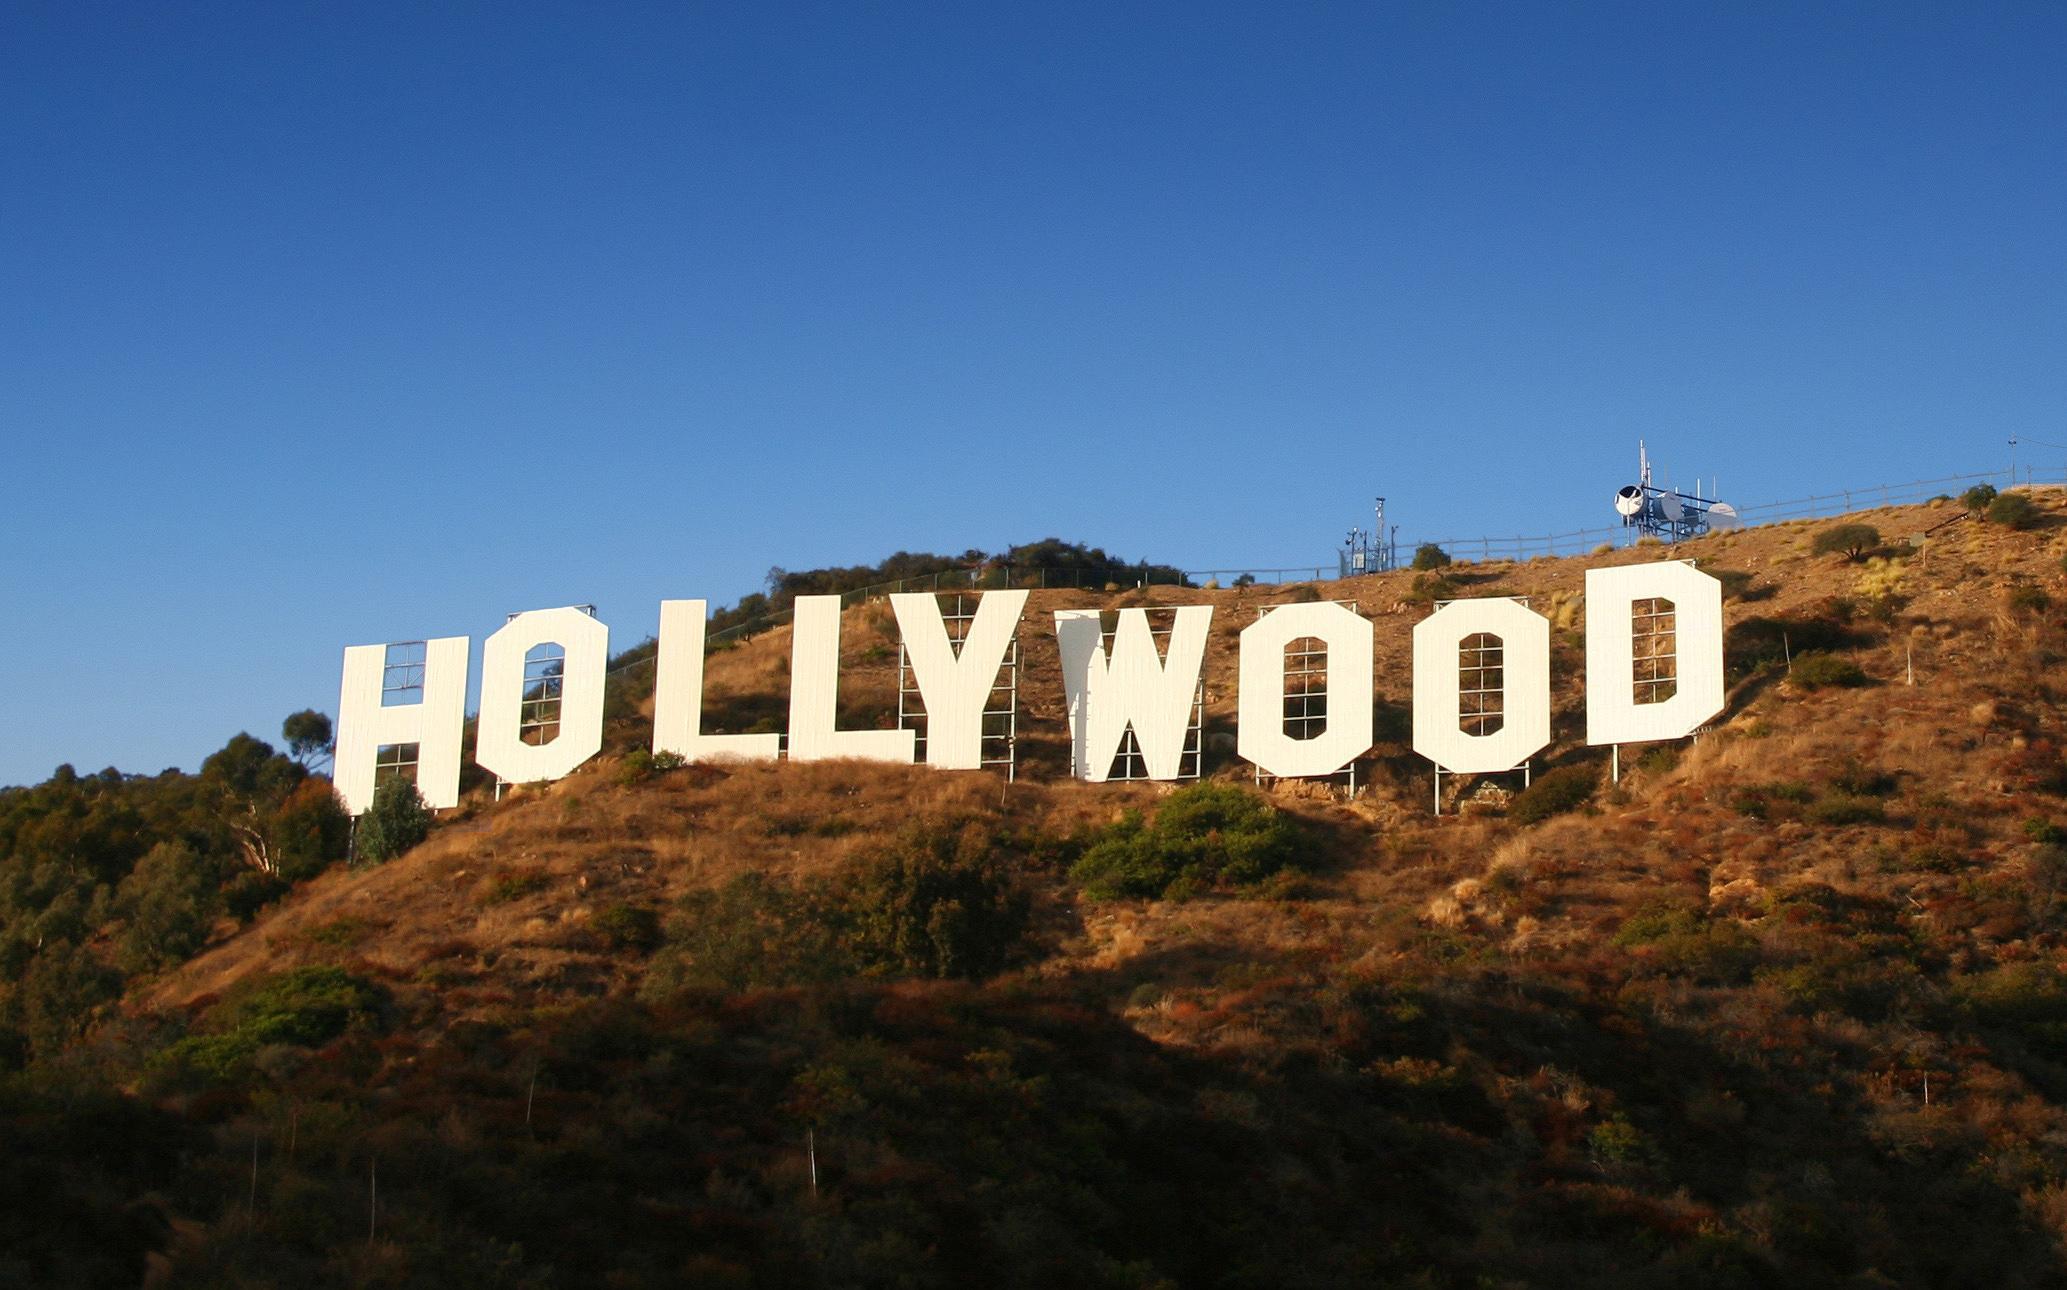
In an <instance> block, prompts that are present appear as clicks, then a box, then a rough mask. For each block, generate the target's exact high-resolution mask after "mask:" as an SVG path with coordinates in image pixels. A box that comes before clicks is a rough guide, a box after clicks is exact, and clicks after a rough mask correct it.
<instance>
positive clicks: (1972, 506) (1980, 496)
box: [1959, 484, 1996, 514]
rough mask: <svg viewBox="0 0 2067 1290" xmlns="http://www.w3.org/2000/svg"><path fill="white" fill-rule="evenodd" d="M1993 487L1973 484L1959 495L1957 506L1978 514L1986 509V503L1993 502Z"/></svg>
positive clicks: (1991, 485)
mask: <svg viewBox="0 0 2067 1290" xmlns="http://www.w3.org/2000/svg"><path fill="white" fill-rule="evenodd" d="M1995 496H1996V494H1995V485H1993V484H1975V485H1974V486H1973V487H1972V488H1969V489H1968V490H1966V491H1965V492H1964V493H1961V494H1960V495H1959V504H1960V505H1961V506H1964V507H1966V508H1967V509H1968V510H1970V511H1973V512H1974V513H1975V514H1979V513H1980V512H1982V511H1985V510H1987V509H1988V503H1990V502H1992V501H1994V500H1995Z"/></svg>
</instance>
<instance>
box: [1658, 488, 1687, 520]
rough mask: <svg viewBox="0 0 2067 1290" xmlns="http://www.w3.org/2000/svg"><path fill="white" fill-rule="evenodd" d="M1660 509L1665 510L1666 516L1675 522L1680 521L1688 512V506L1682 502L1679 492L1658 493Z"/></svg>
mask: <svg viewBox="0 0 2067 1290" xmlns="http://www.w3.org/2000/svg"><path fill="white" fill-rule="evenodd" d="M1658 509H1659V510H1661V511H1663V512H1665V518H1666V519H1668V520H1671V521H1672V522H1673V523H1674V524H1677V523H1679V521H1680V517H1681V516H1682V515H1685V514H1686V513H1687V508H1686V507H1685V506H1682V505H1681V504H1680V500H1679V494H1678V493H1660V494H1658Z"/></svg>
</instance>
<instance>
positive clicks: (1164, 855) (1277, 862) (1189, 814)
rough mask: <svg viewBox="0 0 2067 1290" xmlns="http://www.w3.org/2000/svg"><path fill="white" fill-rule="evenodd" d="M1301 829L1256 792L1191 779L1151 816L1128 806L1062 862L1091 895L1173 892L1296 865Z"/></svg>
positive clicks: (1236, 882)
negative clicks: (1074, 857) (1073, 858)
mask: <svg viewBox="0 0 2067 1290" xmlns="http://www.w3.org/2000/svg"><path fill="white" fill-rule="evenodd" d="M1304 851H1305V838H1304V836H1303V830H1301V829H1300V827H1299V825H1298V824H1297V822H1296V821H1294V820H1293V819H1292V817H1290V816H1288V815H1286V814H1285V813H1284V812H1282V811H1280V810H1278V809H1277V808H1276V807H1274V806H1272V805H1271V804H1270V803H1269V802H1267V801H1265V800H1264V799H1263V798H1262V797H1261V796H1259V795H1258V794H1256V793H1252V792H1250V791H1248V790H1246V789H1241V788H1235V787H1233V786H1231V785H1226V784H1192V785H1190V786H1188V787H1185V788H1181V789H1178V790H1177V791H1176V792H1174V793H1172V794H1170V796H1169V797H1168V798H1166V799H1164V801H1163V804H1162V806H1161V807H1160V808H1159V809H1158V810H1157V811H1156V814H1155V819H1154V820H1153V821H1152V822H1148V823H1144V822H1143V821H1142V818H1141V815H1140V813H1139V812H1135V811H1130V812H1128V813H1127V815H1126V817H1125V818H1124V819H1122V820H1120V821H1119V822H1118V823H1116V824H1113V825H1111V826H1110V827H1108V828H1107V829H1106V830H1105V831H1104V834H1103V835H1102V836H1101V837H1100V838H1098V840H1097V841H1096V842H1094V843H1093V844H1092V846H1091V848H1090V850H1088V851H1086V852H1085V853H1084V856H1083V858H1082V859H1080V860H1078V861H1077V862H1076V864H1074V865H1073V866H1071V867H1070V871H1069V875H1070V878H1071V880H1072V881H1074V882H1076V883H1078V884H1080V885H1081V886H1082V887H1083V889H1084V894H1085V895H1087V896H1089V897H1091V898H1092V899H1093V900H1113V899H1118V898H1122V897H1128V896H1138V897H1144V898H1148V899H1157V898H1162V897H1171V898H1177V897H1182V896H1186V895H1190V894H1192V893H1194V892H1199V891H1208V890H1229V889H1234V888H1241V887H1249V886H1254V885H1255V884H1256V883H1259V882H1261V881H1263V880H1264V879H1266V878H1269V877H1271V876H1273V875H1275V874H1277V873H1279V872H1281V871H1284V870H1287V869H1297V868H1300V867H1303V866H1302V864H1301V861H1302V858H1303V853H1304Z"/></svg>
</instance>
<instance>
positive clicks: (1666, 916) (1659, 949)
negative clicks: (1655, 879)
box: [1615, 905, 1759, 985]
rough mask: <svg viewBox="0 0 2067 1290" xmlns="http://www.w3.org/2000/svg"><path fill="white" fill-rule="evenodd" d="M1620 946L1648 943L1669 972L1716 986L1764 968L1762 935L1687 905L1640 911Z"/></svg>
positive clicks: (1654, 959) (1627, 924)
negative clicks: (1760, 949) (1760, 961)
mask: <svg viewBox="0 0 2067 1290" xmlns="http://www.w3.org/2000/svg"><path fill="white" fill-rule="evenodd" d="M1615 944H1617V945H1620V946H1623V947H1624V948H1630V949H1634V948H1637V947H1645V950H1646V953H1645V957H1646V958H1647V959H1648V960H1649V961H1650V962H1651V963H1653V964H1655V965H1656V966H1657V967H1658V968H1660V969H1662V970H1663V971H1666V972H1669V973H1672V974H1674V975H1676V976H1687V977H1692V978H1694V979H1695V980H1698V981H1702V982H1706V983H1710V984H1718V985H1722V984H1735V983H1740V982H1743V981H1745V980H1748V979H1749V978H1750V976H1751V971H1752V969H1753V968H1755V967H1757V966H1758V958H1759V943H1758V938H1757V937H1756V936H1754V935H1752V933H1751V932H1750V930H1749V929H1747V928H1745V927H1744V925H1743V924H1741V923H1738V922H1736V921H1735V920H1733V919H1726V918H1725V919H1709V918H1705V917H1703V916H1702V914H1701V913H1700V912H1698V911H1696V910H1692V909H1687V908H1683V907H1675V906H1670V905H1651V906H1648V907H1646V908H1644V909H1640V910H1638V911H1637V912H1636V913H1634V914H1631V915H1630V916H1629V917H1628V918H1627V919H1625V920H1624V921H1623V923H1622V926H1621V928H1620V929H1619V930H1618V931H1617V932H1616V933H1615Z"/></svg>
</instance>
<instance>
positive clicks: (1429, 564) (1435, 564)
mask: <svg viewBox="0 0 2067 1290" xmlns="http://www.w3.org/2000/svg"><path fill="white" fill-rule="evenodd" d="M1413 567H1414V568H1416V569H1419V570H1421V571H1423V572H1426V571H1427V570H1430V569H1447V568H1449V567H1450V553H1449V552H1448V551H1445V550H1443V549H1442V548H1441V547H1439V546H1437V545H1436V544H1435V543H1433V542H1423V543H1422V544H1421V545H1420V546H1417V547H1415V548H1414V566H1413Z"/></svg>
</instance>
